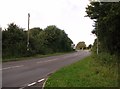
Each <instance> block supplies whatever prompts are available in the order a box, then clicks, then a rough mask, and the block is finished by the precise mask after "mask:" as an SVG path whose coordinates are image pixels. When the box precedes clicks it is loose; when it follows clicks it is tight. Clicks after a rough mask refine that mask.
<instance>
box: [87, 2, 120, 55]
mask: <svg viewBox="0 0 120 89" xmlns="http://www.w3.org/2000/svg"><path fill="white" fill-rule="evenodd" d="M86 13H87V17H90V18H91V19H92V20H93V21H94V22H95V25H94V27H95V29H94V30H93V31H92V33H93V34H95V35H96V36H97V38H98V45H99V52H103V51H104V52H108V53H110V54H115V55H117V56H119V55H120V2H91V3H90V4H89V5H88V6H87V8H86ZM96 44H97V39H96V40H95V43H94V46H95V47H96Z"/></svg>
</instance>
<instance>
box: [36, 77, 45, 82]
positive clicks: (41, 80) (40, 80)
mask: <svg viewBox="0 0 120 89" xmlns="http://www.w3.org/2000/svg"><path fill="white" fill-rule="evenodd" d="M44 80H45V79H44V78H43V79H40V80H38V81H37V82H39V83H40V82H42V81H44Z"/></svg>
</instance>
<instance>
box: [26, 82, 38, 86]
mask: <svg viewBox="0 0 120 89" xmlns="http://www.w3.org/2000/svg"><path fill="white" fill-rule="evenodd" d="M36 83H37V82H33V83H31V84H28V85H27V86H32V85H35V84H36Z"/></svg>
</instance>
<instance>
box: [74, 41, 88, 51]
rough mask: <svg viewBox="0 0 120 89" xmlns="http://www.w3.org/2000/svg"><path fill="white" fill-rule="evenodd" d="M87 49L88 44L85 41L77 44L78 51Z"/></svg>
mask: <svg viewBox="0 0 120 89" xmlns="http://www.w3.org/2000/svg"><path fill="white" fill-rule="evenodd" d="M85 48H86V44H85V42H84V41H82V42H79V43H78V44H77V46H76V49H77V50H80V49H85Z"/></svg>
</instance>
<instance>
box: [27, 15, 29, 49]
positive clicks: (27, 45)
mask: <svg viewBox="0 0 120 89" xmlns="http://www.w3.org/2000/svg"><path fill="white" fill-rule="evenodd" d="M29 24H30V13H28V37H27V51H29Z"/></svg>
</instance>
